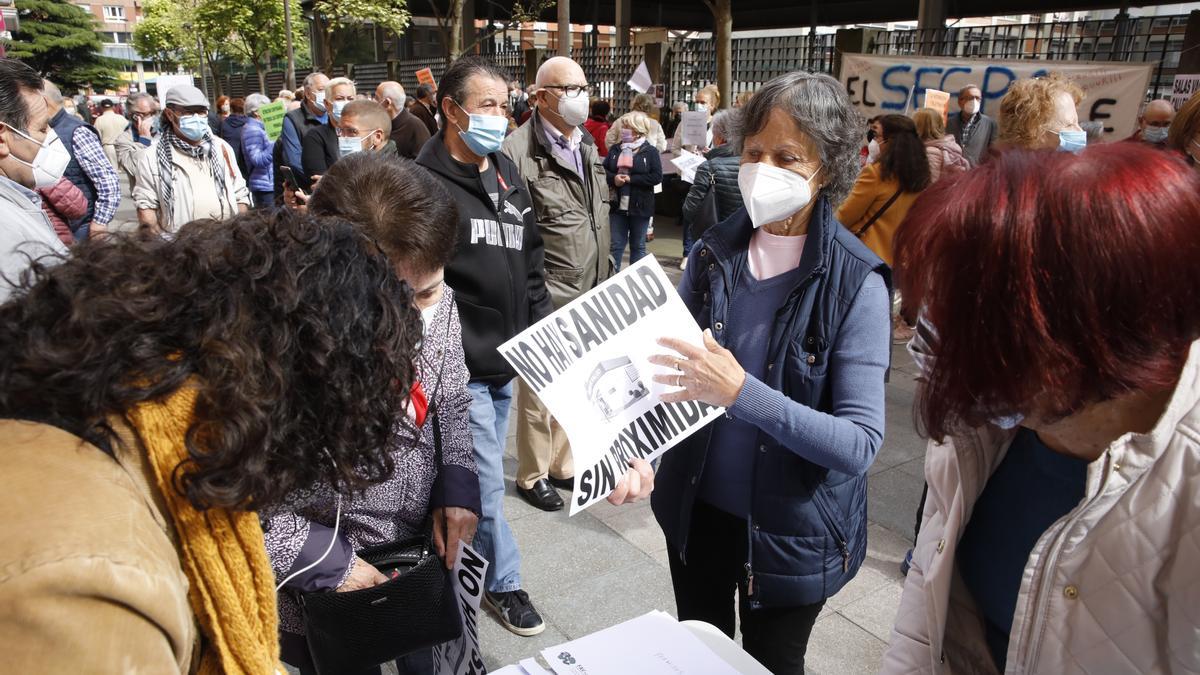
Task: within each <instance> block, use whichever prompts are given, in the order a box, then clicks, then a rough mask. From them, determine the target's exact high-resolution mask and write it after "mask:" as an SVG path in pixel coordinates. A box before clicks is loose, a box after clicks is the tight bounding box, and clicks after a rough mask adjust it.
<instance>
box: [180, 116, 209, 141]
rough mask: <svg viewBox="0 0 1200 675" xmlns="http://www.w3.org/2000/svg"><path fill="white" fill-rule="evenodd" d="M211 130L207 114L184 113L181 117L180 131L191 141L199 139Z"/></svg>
mask: <svg viewBox="0 0 1200 675" xmlns="http://www.w3.org/2000/svg"><path fill="white" fill-rule="evenodd" d="M210 131H211V128H210V127H209V126H208V116H207V115H183V116H181V117H180V118H179V133H181V134H183V136H184V137H185V138H187V139H188V140H189V141H193V142H195V141H199V140H200V139H202V138H204V136H205V135H207V134H208V133H209V132H210Z"/></svg>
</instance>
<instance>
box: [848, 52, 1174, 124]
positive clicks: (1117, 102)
mask: <svg viewBox="0 0 1200 675" xmlns="http://www.w3.org/2000/svg"><path fill="white" fill-rule="evenodd" d="M1154 66H1155V64H1153V63H1136V64H1134V63H1107V62H1106V63H1100V62H1091V61H1038V60H1016V59H965V58H948V57H925V56H873V55H870V54H843V55H842V71H841V81H842V84H844V85H845V86H846V91H847V93H849V94H850V101H851V102H852V103H854V104H855V105H856V106H858V109H859V111H860V112H862V114H863V115H865V116H866V117H874V116H875V115H888V114H892V113H898V114H903V113H904V111H905V109H906V108H908V107H911V108H912V109H914V110H915V109H917V108H919V107H921V105H922V102H921V101H920V100H919V99H922V98H923V97H924V93H925V90H926V89H938V90H941V91H948V92H950V93H951V98H952V99H957V96H958V90H959V89H961V88H963V87H964V86H966V85H968V84H974V85H976V86H978V87H979V90H980V91H981V92H982V93H983V101H982V102H981V104H980V105H981V106H982V110H983V112H985V113H987V114H989V115H991V116H992V117H995V116H996V114H997V111H998V110H999V109H1000V99H1001V98H1003V97H1004V94H1005V93H1006V92H1008V88H1009V86H1010V85H1012V83H1013V82H1015V81H1017V80H1019V79H1022V78H1027V77H1041V76H1044V75H1048V74H1049V73H1051V72H1057V73H1060V74H1062V75H1063V76H1064V77H1067V78H1069V79H1071V80H1072V81H1073V82H1075V84H1077V85H1079V86H1080V88H1082V89H1083V92H1084V98H1083V101H1081V102H1080V103H1079V121H1080V122H1087V121H1098V122H1103V123H1104V132H1105V140H1123V139H1125V138H1128V137H1129V136H1130V135H1132V134H1133V132H1134V130H1135V128H1136V127H1137V117H1138V111H1139V110H1140V108H1141V105H1142V102H1143V100H1144V99H1145V97H1146V88H1147V86H1148V85H1149V82H1150V73H1151V71H1152V70H1153V68H1154ZM910 96H911V97H912V100H909V97H910ZM950 109H951V110H950V112H954V111H956V110H957V109H958V105H957V103H956V102H952V103H951V104H950Z"/></svg>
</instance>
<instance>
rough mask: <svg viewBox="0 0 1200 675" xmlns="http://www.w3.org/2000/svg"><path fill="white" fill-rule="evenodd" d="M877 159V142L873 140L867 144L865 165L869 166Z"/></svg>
mask: <svg viewBox="0 0 1200 675" xmlns="http://www.w3.org/2000/svg"><path fill="white" fill-rule="evenodd" d="M878 158H879V141H877V140H875V139H874V138H872V139H871V142H870V143H867V163H868V164H870V163H871V162H874V161H875V160H876V159H878Z"/></svg>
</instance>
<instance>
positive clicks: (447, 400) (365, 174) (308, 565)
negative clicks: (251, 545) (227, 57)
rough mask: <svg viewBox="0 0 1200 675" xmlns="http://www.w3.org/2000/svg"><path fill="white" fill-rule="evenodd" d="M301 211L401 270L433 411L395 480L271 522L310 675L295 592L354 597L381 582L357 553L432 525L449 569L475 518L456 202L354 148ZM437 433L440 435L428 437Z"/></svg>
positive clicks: (288, 641) (321, 496)
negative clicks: (451, 266)
mask: <svg viewBox="0 0 1200 675" xmlns="http://www.w3.org/2000/svg"><path fill="white" fill-rule="evenodd" d="M347 111H349V108H347ZM347 115H349V112H347ZM308 208H309V212H310V213H316V214H321V215H329V216H337V217H341V218H345V219H347V220H349V221H351V222H353V223H354V224H355V225H356V226H357V227H359V228H361V229H362V230H363V231H364V232H366V233H367V235H368V236H370V237H371V238H372V239H374V240H375V241H377V242H379V246H380V248H382V249H383V251H384V252H385V253H386V254H387V256H388V260H389V261H390V262H391V263H392V266H393V269H394V270H395V271H396V274H397V275H399V277H400V278H401V279H404V280H405V281H406V282H408V284H409V286H411V287H412V289H413V303H414V304H415V305H416V306H417V308H418V309H420V310H421V316H422V319H423V322H424V327H425V338H424V340H423V341H422V343H421V349H420V353H419V354H418V355H417V356H416V362H417V378H418V380H419V381H420V383H421V386H420V390H421V391H422V392H423V394H424V397H425V400H426V401H427V402H428V405H427V407H426V408H425V411H421V410H417V408H418V405H416V404H414V406H413V412H412V415H413V418H414V420H413V421H414V422H416V423H417V424H415V425H414V424H410V425H406V427H407V428H399V427H398V428H397V430H396V434H395V436H394V437H393V438H392V439H391V442H390V443H389V446H388V447H389V449H390V450H391V452H392V453H393V456H394V458H395V462H396V472H395V474H393V475H392V477H391V478H389V479H387V480H386V481H384V482H382V483H379V484H377V485H372V486H371V487H370V488H368V489H367V490H364V491H362V492H361V493H359V494H355V495H354V497H353V498H351V499H345V500H342V502H341V503H340V507H339V500H338V499H337V498H336V495H334V494H333V491H332V490H329V489H327V488H322V489H320V490H317V491H315V493H314V494H313V495H312V497H311V498H310V499H306V500H305V501H304V503H303V504H300V505H297V506H295V507H293V508H288V509H282V510H280V512H279V513H277V514H275V515H273V516H272V518H271V520H270V523H269V525H268V529H267V532H266V542H267V553H268V555H269V556H270V559H271V564H272V565H273V566H274V568H275V574H276V576H277V577H279V578H280V579H284V578H285V577H287V578H288V579H289V580H288V581H287V583H286V584H285V585H284V587H283V590H282V592H281V593H280V594H279V628H280V647H281V654H282V657H283V660H284V661H285V662H286V663H288V664H290V665H292V666H295V667H297V668H299V669H300V673H301V675H310V674H311V673H315V672H316V665H315V664H314V663H313V661H312V659H311V657H310V656H309V648H308V641H307V638H306V637H305V634H306V630H305V625H304V617H303V614H302V612H301V608H300V604H299V602H298V600H297V598H296V593H297V592H300V593H312V592H318V591H330V590H337V591H353V590H358V589H361V588H367V587H370V586H374V585H376V584H378V583H382V582H384V581H386V580H387V577H386V576H384V575H383V573H382V572H380V571H379V570H378V569H376V568H375V567H373V566H372V565H371V564H370V563H368V562H366V561H365V560H363V559H361V558H359V557H358V556H357V555H356V554H355V552H356V551H360V550H362V549H364V548H368V547H372V546H377V545H380V544H388V543H391V542H395V541H399V540H403V539H407V538H409V537H413V536H416V535H421V534H423V533H424V532H427V531H428V528H427V523H428V522H429V521H430V520H432V522H433V532H432V540H433V545H434V548H435V549H436V550H437V553H438V555H440V556H442V558H443V560H444V561H445V563H446V565H447V566H448V567H452V566H453V564H454V559H455V557H456V556H457V553H458V542H459V540H462V541H466V542H468V543H469V542H470V541H471V539H472V537H473V536H474V534H475V528H476V525H477V524H478V522H479V514H480V512H481V511H482V507H481V505H480V496H479V475H478V469H477V467H476V464H475V446H474V443H473V441H472V439H471V426H470V420H469V417H468V411H469V410H470V408H471V394H470V392H469V391H467V379H468V374H467V364H466V360H465V357H464V355H463V341H462V324H461V323H460V322H459V319H458V308H457V307H456V306H455V302H454V291H452V290H451V289H450V287H449V286H447V285H446V282H445V273H444V268H445V266H446V265H447V264H448V263H449V262H450V258H451V257H452V256H453V255H454V250H455V245H456V244H457V243H458V211H457V209H456V208H455V205H454V200H453V199H451V198H450V195H449V194H447V192H446V189H445V188H444V187H442V185H441V183H440V182H438V181H437V180H436V179H434V178H433V176H432V174H430V173H429V172H428V171H426V170H425V169H424V168H422V167H420V166H418V165H417V164H416V163H415V162H410V161H408V160H403V159H400V158H398V157H396V156H395V155H392V156H387V155H385V154H382V153H375V152H357V153H354V154H352V155H347V156H346V157H343V158H342V159H340V160H338V162H337V163H336V164H334V165H333V166H331V167H329V171H328V172H326V173H325V175H324V176H323V177H322V178H321V182H320V183H319V184H318V185H317V188H316V190H315V191H314V192H313V195H312V199H311V200H310V201H309V203H308ZM418 398H419V397H417V396H414V399H418ZM426 411H427V413H428V414H424V413H425V412H426ZM417 417H420V418H421V419H420V420H417V419H415V418H417ZM414 426H416V427H417V434H416V436H415V438H414V435H413V433H412V428H413V427H414ZM435 426H436V428H437V429H438V430H439V431H440V434H436V435H435V432H434V429H435ZM439 437H440V440H441V447H440V448H438V447H437V445H436V441H435V439H436V438H439ZM439 450H440V452H439ZM327 549H328V550H329V554H328V555H324V556H323V555H322V554H323V553H324V552H325V551H326V550H327ZM395 666H396V670H397V672H398V673H400V675H415V674H422V675H423V674H424V673H428V672H430V671H431V670H432V669H433V652H432V650H429V649H423V650H417V651H415V652H412V653H409V654H404V655H402V656H401V657H400V658H399V659H397V660H396V663H395ZM376 672H378V668H376ZM356 675H361V674H356Z"/></svg>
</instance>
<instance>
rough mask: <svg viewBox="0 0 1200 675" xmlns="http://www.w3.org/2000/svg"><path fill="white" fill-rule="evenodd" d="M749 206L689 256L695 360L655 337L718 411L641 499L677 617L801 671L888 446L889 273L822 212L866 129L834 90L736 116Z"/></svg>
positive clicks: (806, 84)
mask: <svg viewBox="0 0 1200 675" xmlns="http://www.w3.org/2000/svg"><path fill="white" fill-rule="evenodd" d="M744 111H745V113H744V115H745V116H744V122H743V138H742V140H741V152H742V164H741V169H740V171H739V176H738V182H739V184H740V186H741V190H742V196H743V198H744V199H745V204H746V208H745V209H743V210H739V211H737V212H736V213H734V215H732V216H731V217H730V218H729V219H728V220H726V221H724V222H723V223H721V224H720V225H718V226H716V227H713V228H711V229H710V230H709V231H708V232H706V233H705V235H704V237H703V238H702V239H701V240H700V245H698V246H696V247H694V248H693V250H692V252H691V254H690V260H689V261H688V265H687V274H686V276H685V277H684V279H683V281H682V283H681V284H680V289H679V291H680V294H681V295H682V296H683V300H684V302H685V303H686V304H687V305H688V308H689V309H690V310H691V312H692V314H693V315H694V316H695V318H696V320H697V322H698V323H699V324H700V325H701V327H702V328H705V329H706V330H705V335H704V347H703V348H701V347H696V346H692V345H690V344H687V343H684V342H683V341H681V340H675V339H664V340H662V341H661V344H662V345H663V346H664V347H666V348H668V349H669V350H671V351H673V352H674V353H672V354H669V355H668V354H663V355H659V356H655V357H653V358H652V361H653V362H654V363H655V364H657V365H661V366H667V367H668V368H671V369H672V370H671V371H670V372H669V373H668V374H661V375H656V376H655V379H656V381H658V382H660V383H664V384H668V385H674V386H676V387H678V390H677V391H675V392H673V393H669V394H667V395H666V396H665V397H664V400H668V401H671V400H674V401H679V400H697V401H702V402H705V403H708V404H711V405H720V406H725V407H726V408H727V415H726V416H725V417H723V418H721V419H719V420H718V421H717V422H715V423H713V424H712V425H710V426H708V427H707V428H705V429H704V430H702V431H701V432H699V433H697V434H695V435H693V436H691V437H690V438H688V439H687V440H685V441H683V442H682V443H681V444H680V445H679V447H677V448H676V449H674V450H672V451H671V452H668V453H667V454H666V455H664V457H663V461H662V466H661V467H660V469H659V472H658V475H657V477H656V483H657V489H656V491H655V492H654V494H653V495H652V503H653V508H654V514H655V516H656V518H657V519H658V522H659V524H660V525H661V526H662V529H663V532H664V533H665V535H666V538H667V546H668V551H669V554H670V564H671V579H672V582H673V584H674V587H675V600H676V603H677V604H678V608H679V618H680V619H699V620H703V621H707V622H709V623H711V624H713V625H715V626H717V627H719V628H720V629H722V630H723V631H724V632H725V633H726V634H727V635H729V636H730V637H733V634H734V624H735V622H734V603H733V602H732V593H733V591H734V589H735V587H736V589H737V591H738V596H739V604H738V609H739V612H740V617H741V627H742V638H743V644H744V646H745V648H746V650H747V651H748V652H749V653H750V654H751V655H753V656H754V657H755V658H756V659H758V660H759V661H760V662H761V663H762V664H763V665H764V666H766V667H767V668H768V669H770V670H771V672H773V673H803V672H804V654H805V650H806V648H807V643H808V638H809V634H810V633H811V631H812V627H813V624H814V622H815V621H816V618H817V614H818V613H819V612H820V611H821V607H822V606H823V605H824V604H825V600H826V598H828V597H829V596H831V595H833V594H834V593H836V592H837V591H838V590H839V589H841V588H842V586H844V585H845V584H846V583H847V582H848V581H849V580H850V579H852V578H853V577H854V575H855V574H856V573H857V572H858V568H859V566H860V565H861V564H862V561H863V558H864V557H865V555H866V530H867V511H866V500H867V494H866V487H867V468H868V467H869V466H870V465H871V461H872V460H873V459H874V458H875V453H876V451H877V450H878V449H879V446H880V443H881V442H882V440H883V428H884V426H883V409H884V374H885V372H886V370H887V367H888V359H889V331H890V323H889V316H888V306H889V302H888V297H889V290H888V285H889V281H888V280H889V272H888V269H887V267H886V265H884V263H883V261H881V260H880V259H879V258H878V257H877V256H876V255H875V254H874V253H872V252H871V251H870V250H869V249H868V248H867V247H866V246H864V245H863V244H862V242H860V241H859V240H858V239H856V238H854V236H853V235H852V234H850V233H849V232H848V231H847V230H846V229H845V228H844V227H842V226H841V225H840V224H838V222H837V220H835V219H834V216H833V207H832V205H833V204H837V203H838V202H840V201H841V200H842V199H843V198H844V197H845V196H846V194H847V193H848V192H849V190H850V187H851V186H852V185H853V183H854V178H855V174H856V173H857V172H858V150H859V145H860V142H861V139H860V135H861V133H860V132H861V129H862V128H863V126H864V124H865V123H864V121H863V120H862V118H861V117H860V116H859V114H858V113H857V112H856V111H855V110H854V108H853V107H852V106H851V104H850V101H849V100H848V99H847V96H846V92H845V90H844V88H842V86H841V85H839V84H838V82H837V81H836V80H834V79H832V78H830V77H828V76H826V75H819V74H811V73H804V72H797V73H790V74H788V75H783V76H781V77H778V78H776V79H774V80H772V81H771V82H769V83H767V85H766V86H764V87H763V88H762V89H760V90H759V91H758V92H757V93H756V94H755V96H754V98H753V99H751V100H750V102H749V103H748V104H747V105H746V107H745V108H744Z"/></svg>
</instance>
